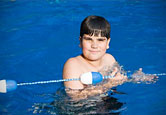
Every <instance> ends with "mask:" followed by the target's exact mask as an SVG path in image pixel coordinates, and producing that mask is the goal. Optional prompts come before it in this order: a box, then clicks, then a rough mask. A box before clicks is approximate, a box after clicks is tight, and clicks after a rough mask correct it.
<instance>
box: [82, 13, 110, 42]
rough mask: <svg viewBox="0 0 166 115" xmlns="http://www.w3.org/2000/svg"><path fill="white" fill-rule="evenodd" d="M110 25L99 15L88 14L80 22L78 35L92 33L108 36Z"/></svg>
mask: <svg viewBox="0 0 166 115" xmlns="http://www.w3.org/2000/svg"><path fill="white" fill-rule="evenodd" d="M110 30H111V26H110V24H109V22H108V21H107V20H106V19H105V18H103V17H101V16H88V17H86V18H85V19H84V20H83V21H82V23H81V28H80V36H81V37H83V35H84V34H87V35H90V36H92V35H94V36H99V35H101V36H102V37H106V38H107V39H109V38H110Z"/></svg>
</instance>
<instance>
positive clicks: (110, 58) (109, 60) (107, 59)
mask: <svg viewBox="0 0 166 115" xmlns="http://www.w3.org/2000/svg"><path fill="white" fill-rule="evenodd" d="M104 62H105V63H107V64H113V63H115V62H116V60H115V58H114V56H112V55H111V54H108V53H106V54H105V56H104Z"/></svg>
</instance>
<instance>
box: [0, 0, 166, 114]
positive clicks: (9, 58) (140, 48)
mask: <svg viewBox="0 0 166 115" xmlns="http://www.w3.org/2000/svg"><path fill="white" fill-rule="evenodd" d="M92 14H93V15H101V16H103V17H105V18H106V19H107V20H108V21H110V22H111V25H112V30H111V38H112V39H111V43H110V49H109V50H108V52H109V53H111V54H112V55H114V56H115V58H116V59H117V61H118V62H119V63H120V64H121V65H123V66H124V68H125V69H126V70H131V71H134V70H137V69H138V68H140V67H142V68H143V71H144V72H145V73H166V71H165V68H166V61H165V58H166V34H165V33H166V30H165V27H166V24H165V19H166V1H163V0H140V1H139V0H111V1H109V0H102V1H101V0H84V1H83V0H43V1H37V0H1V1H0V17H1V18H0V22H1V23H0V79H14V80H16V81H17V82H31V81H41V80H52V79H62V68H63V64H64V63H65V61H66V60H67V59H68V58H69V57H72V56H76V55H79V54H80V53H81V49H80V48H79V27H80V23H81V21H82V20H83V19H84V18H85V17H86V16H88V15H92ZM165 82H166V76H160V78H159V80H158V81H157V82H156V83H155V84H133V83H126V84H123V85H120V86H118V87H117V91H118V92H123V93H122V94H118V93H111V92H110V94H109V97H107V98H108V99H105V101H100V100H99V99H96V100H97V101H96V100H95V99H93V100H95V101H94V102H95V103H93V104H94V105H93V104H92V101H93V100H87V101H84V102H75V103H73V102H67V100H68V99H67V98H65V97H63V96H64V95H65V94H64V92H63V88H62V89H59V88H61V87H62V84H61V83H57V84H43V85H35V86H22V87H19V88H18V89H17V90H16V91H14V92H9V93H7V94H0V113H1V114H2V115H3V114H5V115H6V114H7V115H13V114H14V115H17V114H35V113H36V114H39V113H40V114H65V113H70V112H71V114H73V113H72V112H75V114H79V113H80V114H81V113H82V114H83V113H88V112H89V113H95V112H96V111H97V112H99V111H100V112H102V113H117V114H119V113H120V114H129V115H130V114H166V109H165V108H166V88H165V86H166V85H165ZM62 99H63V100H62ZM88 103H91V105H89V104H88ZM69 105H71V106H69ZM72 105H73V106H76V107H75V108H73V106H72ZM79 105H84V106H79ZM89 106H92V107H89ZM99 107H102V108H99ZM97 109H98V110H97Z"/></svg>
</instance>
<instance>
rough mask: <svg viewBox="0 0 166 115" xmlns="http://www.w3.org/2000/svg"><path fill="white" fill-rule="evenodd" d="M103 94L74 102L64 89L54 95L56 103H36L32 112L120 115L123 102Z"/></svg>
mask: <svg viewBox="0 0 166 115" xmlns="http://www.w3.org/2000/svg"><path fill="white" fill-rule="evenodd" d="M111 95H112V94H110V95H108V94H102V95H98V96H94V97H90V98H88V99H83V100H79V101H76V100H72V99H71V98H70V97H68V96H67V95H66V93H65V90H64V88H61V89H59V90H58V91H57V92H56V94H52V95H51V96H52V97H54V99H55V100H54V101H53V102H50V103H35V104H34V105H33V108H32V111H33V113H34V114H39V113H40V114H60V115H61V114H110V113H115V114H119V113H120V112H121V111H122V110H123V108H122V106H123V104H124V103H123V102H118V99H116V98H114V97H112V96H111Z"/></svg>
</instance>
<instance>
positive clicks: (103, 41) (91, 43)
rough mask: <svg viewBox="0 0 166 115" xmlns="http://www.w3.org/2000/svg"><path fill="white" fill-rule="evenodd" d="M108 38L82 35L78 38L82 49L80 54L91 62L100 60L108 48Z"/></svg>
mask: <svg viewBox="0 0 166 115" xmlns="http://www.w3.org/2000/svg"><path fill="white" fill-rule="evenodd" d="M109 42H110V38H109V39H107V38H106V37H101V36H100V35H99V36H94V35H92V36H90V35H87V34H84V36H83V37H82V38H80V44H81V48H82V52H83V55H84V57H85V58H87V59H88V60H91V61H96V60H98V59H101V58H102V57H103V56H104V54H105V53H106V50H107V49H108V48H109Z"/></svg>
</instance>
